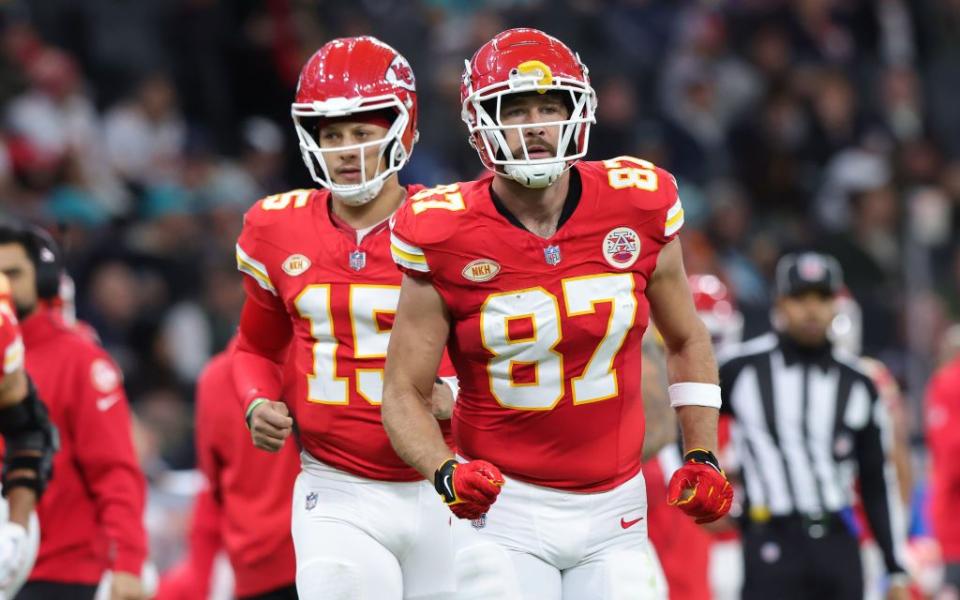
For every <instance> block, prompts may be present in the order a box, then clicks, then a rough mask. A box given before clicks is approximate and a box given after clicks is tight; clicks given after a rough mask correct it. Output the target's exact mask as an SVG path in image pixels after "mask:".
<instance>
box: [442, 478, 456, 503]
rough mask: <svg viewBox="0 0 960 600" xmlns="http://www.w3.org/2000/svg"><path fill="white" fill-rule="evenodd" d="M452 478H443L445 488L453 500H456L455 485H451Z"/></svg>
mask: <svg viewBox="0 0 960 600" xmlns="http://www.w3.org/2000/svg"><path fill="white" fill-rule="evenodd" d="M450 479H451V478H450V476H449V475H446V476H444V478H443V488H444V489H445V490H447V493H448V494H450V497H451V498H456V497H457V495H456V494H454V493H453V485H451V481H450Z"/></svg>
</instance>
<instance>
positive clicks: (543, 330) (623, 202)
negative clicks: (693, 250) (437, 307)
mask: <svg viewBox="0 0 960 600" xmlns="http://www.w3.org/2000/svg"><path fill="white" fill-rule="evenodd" d="M574 168H575V169H577V171H578V173H579V176H580V179H581V186H582V188H581V189H582V191H581V195H580V200H579V203H578V204H577V206H576V208H575V210H574V211H573V213H572V215H571V216H570V217H569V219H568V220H567V221H566V222H565V223H564V224H563V225H562V226H561V227H560V228H559V230H558V231H557V232H556V234H555V235H554V236H553V237H551V238H549V239H542V238H540V237H538V236H536V235H534V234H532V233H530V232H528V231H526V230H524V229H522V228H520V227H518V226H516V225H513V224H511V223H510V222H509V221H508V220H507V218H506V217H504V215H502V214H501V213H500V212H499V211H498V210H497V208H496V206H495V205H494V203H493V200H492V199H491V196H490V185H491V177H492V175H488V176H487V177H485V178H483V179H480V180H479V181H473V182H469V183H461V184H454V185H449V186H443V187H440V188H434V189H431V190H424V191H422V192H420V193H418V194H416V195H415V196H413V197H412V198H411V202H408V203H407V204H405V205H404V206H403V207H402V208H401V209H400V210H399V211H398V213H397V217H396V219H395V223H394V226H393V237H392V242H393V246H392V251H393V254H394V260H395V261H396V262H397V264H398V265H399V266H400V268H401V270H403V271H404V272H405V273H407V274H409V275H411V276H416V277H426V278H428V279H429V280H430V281H431V282H432V284H433V286H434V287H435V288H436V289H437V291H438V292H439V293H440V295H441V297H442V298H443V300H444V302H445V303H446V305H447V308H448V309H449V311H450V315H451V318H452V321H453V322H452V328H451V334H450V340H449V347H448V348H449V351H450V357H451V359H452V360H453V364H454V367H456V371H457V376H458V378H459V381H460V394H459V396H458V398H457V404H456V407H455V409H454V434H455V439H456V443H457V446H458V448H459V449H460V452H461V454H462V455H464V456H466V457H468V458H471V459H474V458H477V459H485V460H489V461H490V462H492V463H493V464H495V465H497V466H498V467H499V468H500V469H501V470H502V471H503V472H504V473H506V474H507V475H510V476H512V477H516V478H518V479H522V480H524V481H528V482H531V483H535V484H538V485H544V486H549V487H554V488H560V489H566V490H575V491H602V490H607V489H611V488H613V487H616V486H617V485H619V484H620V483H622V482H624V481H626V480H627V479H629V478H631V477H633V476H634V475H636V473H637V472H638V471H639V469H640V454H641V446H642V443H643V431H644V420H643V403H642V401H641V397H640V362H641V354H640V340H641V338H642V337H643V332H644V330H645V329H646V327H647V319H648V313H649V307H648V304H647V300H646V296H645V295H644V290H645V289H646V286H647V282H648V281H649V279H650V276H651V274H652V273H653V270H654V268H655V266H656V263H657V256H658V255H659V253H660V250H661V248H663V246H664V245H665V244H666V243H667V242H669V241H670V240H671V239H673V237H674V236H675V235H676V234H677V231H678V230H679V229H680V227H681V225H682V224H683V210H682V208H681V206H680V201H679V199H678V197H677V187H676V183H675V181H674V179H673V177H672V176H671V175H670V174H669V173H667V172H666V171H663V170H661V169H658V168H657V167H654V166H653V165H652V164H650V163H648V162H646V161H643V160H640V159H636V158H630V157H619V158H615V159H612V160H607V161H603V162H581V163H578V164H577V165H576V166H575V167H574ZM572 176H574V174H571V177H572Z"/></svg>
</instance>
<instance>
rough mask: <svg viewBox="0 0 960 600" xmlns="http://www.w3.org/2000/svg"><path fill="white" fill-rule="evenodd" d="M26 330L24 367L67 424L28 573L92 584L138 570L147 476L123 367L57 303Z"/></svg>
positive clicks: (40, 509) (54, 415) (57, 419)
mask: <svg viewBox="0 0 960 600" xmlns="http://www.w3.org/2000/svg"><path fill="white" fill-rule="evenodd" d="M21 329H22V332H23V341H24V344H25V346H26V368H27V372H28V373H29V374H30V377H31V378H32V379H33V382H34V384H35V385H36V387H37V391H38V393H39V395H40V398H42V399H43V401H44V403H45V404H46V405H47V407H48V409H49V411H50V419H51V420H52V421H53V423H54V424H55V425H56V426H57V428H58V429H59V431H60V451H59V452H57V454H56V457H55V458H54V462H53V479H52V480H51V482H50V485H49V487H48V488H47V490H46V492H45V493H44V495H43V498H42V499H41V501H40V503H39V505H38V506H37V516H38V517H39V519H40V536H41V537H40V553H39V555H38V556H37V562H36V565H35V566H34V569H33V571H32V572H31V574H30V580H31V581H33V580H42V581H55V582H64V583H80V584H89V585H93V584H97V583H98V582H99V581H100V578H101V576H102V575H103V572H104V570H106V569H113V570H114V571H122V572H126V573H133V574H136V575H137V576H139V575H140V572H141V569H142V568H143V562H144V560H145V558H146V555H147V542H146V532H145V530H144V525H143V511H144V503H145V496H146V483H145V481H144V477H143V473H142V472H141V471H140V466H139V464H138V461H137V456H136V454H135V453H134V449H133V440H132V438H131V431H130V422H131V421H130V409H129V407H128V405H127V398H126V394H125V393H124V391H123V380H122V376H121V374H120V371H119V370H118V369H117V367H116V366H115V365H114V363H113V361H112V360H111V359H110V357H109V356H108V355H107V353H106V351H104V350H103V348H100V347H99V346H97V345H96V343H94V342H93V341H92V340H91V339H89V338H88V337H87V336H86V335H84V334H83V333H81V332H79V331H76V330H74V329H73V328H72V327H70V326H68V325H66V324H65V323H64V322H63V321H62V320H61V318H60V316H59V314H57V313H56V312H55V311H52V310H50V309H47V308H43V307H40V308H38V309H37V310H36V311H35V312H34V313H33V314H32V315H31V316H30V317H28V318H27V319H26V320H25V321H24V322H23V323H21Z"/></svg>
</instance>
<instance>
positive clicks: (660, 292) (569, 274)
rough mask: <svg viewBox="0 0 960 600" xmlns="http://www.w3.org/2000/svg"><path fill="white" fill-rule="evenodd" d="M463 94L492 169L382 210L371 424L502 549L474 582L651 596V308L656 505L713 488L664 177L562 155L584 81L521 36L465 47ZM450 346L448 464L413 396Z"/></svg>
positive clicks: (697, 514) (575, 66)
mask: <svg viewBox="0 0 960 600" xmlns="http://www.w3.org/2000/svg"><path fill="white" fill-rule="evenodd" d="M461 99H462V101H463V111H462V115H463V118H464V120H465V121H466V123H467V126H468V128H469V131H470V135H471V140H472V144H473V145H474V147H475V148H476V149H477V151H478V152H479V154H480V157H481V159H482V161H483V163H484V165H486V166H487V167H488V169H489V170H491V171H492V173H491V174H489V175H487V176H486V177H484V178H482V179H480V180H478V181H472V182H468V183H461V184H454V185H449V186H443V187H440V188H435V189H433V190H428V191H424V192H420V193H418V194H417V195H415V196H414V197H413V198H412V201H411V202H409V203H407V204H406V205H404V206H403V207H401V209H400V210H399V211H398V212H397V216H396V217H395V223H394V226H393V237H392V243H393V248H392V250H393V252H394V259H395V260H396V261H397V263H398V265H399V266H400V268H401V269H402V270H403V271H404V272H405V273H406V275H407V277H405V278H404V281H403V285H402V292H401V295H400V306H399V308H398V312H397V320H396V324H395V327H394V335H393V337H392V338H391V342H390V350H389V353H388V356H389V358H388V360H387V375H386V384H385V390H384V402H383V406H382V411H383V419H384V425H385V427H386V429H387V432H388V433H389V435H390V439H391V441H392V443H393V445H394V447H395V448H396V449H397V452H398V454H399V455H400V456H401V457H403V458H404V459H405V460H406V461H407V462H408V463H409V464H411V465H413V466H414V467H416V469H417V470H418V471H420V472H421V473H422V474H424V475H425V476H428V477H434V481H435V484H436V488H437V491H438V492H439V493H440V494H441V495H442V496H443V497H444V499H445V500H446V501H447V503H448V504H449V505H450V508H451V510H452V511H453V512H454V513H455V514H456V515H457V516H460V517H466V518H472V519H478V520H477V521H476V522H475V523H476V524H475V526H476V527H477V528H478V530H479V531H480V532H481V537H484V538H486V539H488V540H491V539H492V540H496V541H497V542H499V544H500V546H501V547H502V548H505V549H506V550H507V552H508V553H509V555H510V558H511V559H512V562H513V566H514V567H515V568H514V569H513V573H514V574H515V575H516V577H513V578H511V577H509V575H507V576H503V575H495V576H494V577H495V581H491V582H490V583H491V585H495V584H501V585H509V584H510V583H511V581H512V582H514V583H516V584H518V585H519V586H520V587H521V592H520V595H521V597H525V598H561V597H564V598H613V597H626V598H650V597H661V596H663V595H664V591H663V589H662V588H661V587H658V585H657V583H656V577H654V575H653V568H652V567H651V565H652V562H653V561H652V559H651V558H650V549H649V544H648V541H647V535H646V522H645V515H646V499H645V493H644V482H643V478H642V476H641V475H640V474H639V472H640V459H641V445H642V441H643V431H644V417H643V404H642V402H641V398H640V363H641V358H640V346H641V338H642V335H643V332H644V330H645V329H646V327H647V323H648V321H649V318H650V317H651V316H652V317H653V318H654V319H655V320H656V322H657V325H658V327H659V330H660V332H661V334H662V336H663V338H664V342H665V345H666V352H667V362H668V365H669V375H670V381H671V382H673V383H672V385H671V386H670V390H669V395H670V399H671V404H673V405H674V407H675V408H677V417H678V421H679V422H680V425H681V428H682V431H683V439H684V446H685V450H686V454H685V461H684V465H683V466H682V467H681V468H680V469H678V470H677V472H676V473H675V475H674V476H673V478H672V480H671V482H670V486H669V488H670V489H669V500H670V502H671V503H673V504H676V505H678V506H680V507H681V509H682V510H684V512H686V513H687V514H689V515H691V516H692V517H694V518H695V519H696V520H697V521H698V522H708V521H712V520H714V519H717V518H719V517H720V516H722V515H723V514H725V513H726V511H727V510H728V509H729V506H730V501H731V498H732V489H731V487H730V485H729V483H728V482H727V480H726V478H725V476H724V475H723V472H722V471H721V469H720V467H719V464H718V462H717V460H716V457H715V456H714V453H713V450H715V448H716V443H717V441H716V435H717V433H716V426H717V414H718V411H717V409H718V408H719V406H720V389H719V387H718V386H717V369H716V363H715V362H714V359H713V355H712V351H711V348H710V337H709V335H708V334H707V331H706V329H705V328H704V326H703V324H702V323H701V322H700V320H699V319H697V318H696V312H695V310H694V307H693V302H692V301H691V297H690V291H689V289H688V288H687V279H686V275H685V274H684V269H683V264H682V259H681V249H680V242H679V241H678V240H677V239H676V237H677V232H678V231H679V230H680V227H681V225H682V224H683V209H682V208H681V205H680V200H679V198H678V196H677V187H676V183H675V181H674V179H673V177H672V176H671V175H670V174H669V173H667V172H666V171H664V170H662V169H659V168H657V167H655V166H654V165H652V164H650V163H649V162H646V161H644V160H641V159H637V158H632V157H625V156H621V157H617V158H613V159H610V160H605V161H602V162H578V161H580V159H581V158H582V157H583V156H584V155H585V154H586V151H587V140H588V135H589V128H590V125H591V123H593V122H594V107H595V103H596V100H595V96H594V92H593V89H592V88H591V87H590V83H589V79H588V77H587V69H586V67H585V66H584V65H583V64H582V63H581V62H580V60H579V58H578V57H577V56H576V55H575V54H574V53H573V52H572V51H570V49H569V48H567V47H566V46H565V45H564V44H563V43H562V42H560V41H559V40H557V39H555V38H553V37H550V36H548V35H546V34H544V33H542V32H540V31H537V30H532V29H513V30H509V31H506V32H503V33H501V34H499V35H497V36H496V37H494V38H493V39H492V40H491V41H489V42H488V43H486V44H484V45H483V46H482V47H481V48H480V49H479V50H478V51H477V53H476V54H475V55H474V56H473V59H472V60H471V61H469V62H468V63H467V68H466V72H465V73H464V76H463V84H462V87H461ZM448 340H449V350H450V356H451V358H452V360H453V363H454V366H455V367H456V371H457V375H458V377H459V381H460V386H461V388H460V395H459V397H458V399H457V404H456V406H455V409H454V431H455V432H456V443H457V447H458V448H459V453H460V455H461V456H462V460H460V459H457V458H455V457H454V455H453V454H452V453H451V452H450V450H449V449H448V447H447V445H446V444H445V442H444V439H443V437H442V436H441V435H440V431H439V429H438V428H437V426H436V424H435V423H434V420H433V419H432V417H431V414H430V411H429V403H428V399H429V395H430V392H431V386H432V375H431V372H432V371H433V370H435V369H436V367H437V364H438V362H439V360H440V357H441V353H442V350H443V348H444V345H445V344H447V343H448ZM494 502H495V503H494ZM464 552H466V554H470V552H468V551H466V550H465V551H464ZM464 556H465V555H464ZM476 558H477V559H478V560H480V559H482V558H483V557H481V556H480V553H479V552H477V553H476ZM483 568H484V566H483V565H481V564H480V563H477V565H476V566H475V570H477V571H480V570H482V569H483ZM482 576H483V575H482V574H477V577H482ZM506 593H510V592H509V590H508V591H507V592H506ZM491 597H492V596H491Z"/></svg>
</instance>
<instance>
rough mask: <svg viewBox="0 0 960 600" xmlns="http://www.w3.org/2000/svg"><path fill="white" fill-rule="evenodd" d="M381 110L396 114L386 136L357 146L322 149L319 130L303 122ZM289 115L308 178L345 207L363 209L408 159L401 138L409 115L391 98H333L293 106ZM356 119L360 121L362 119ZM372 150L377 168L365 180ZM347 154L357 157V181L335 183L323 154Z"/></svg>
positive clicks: (392, 96)
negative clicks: (368, 151) (375, 153)
mask: <svg viewBox="0 0 960 600" xmlns="http://www.w3.org/2000/svg"><path fill="white" fill-rule="evenodd" d="M384 109H391V110H392V111H394V112H395V113H396V118H395V119H394V120H393V124H392V125H391V126H390V128H389V129H388V130H387V133H386V134H385V135H384V137H382V138H380V139H377V140H372V141H369V142H361V143H359V144H349V145H344V146H337V147H332V148H321V146H320V142H319V139H318V137H317V135H318V134H319V131H318V129H319V128H318V127H311V125H313V124H312V123H308V122H305V120H306V119H311V120H314V119H317V120H318V119H321V118H336V117H351V116H355V115H361V114H363V113H370V112H377V111H383V110H384ZM291 115H292V116H293V123H294V127H295V128H296V131H297V138H298V139H299V141H300V152H301V154H302V155H303V162H304V163H305V164H306V165H307V169H308V170H309V171H310V176H311V177H312V178H313V180H314V181H316V182H317V183H318V184H320V185H321V186H323V187H325V188H327V189H328V190H330V193H331V194H333V195H334V196H335V197H336V198H337V199H338V200H340V201H341V202H343V203H344V204H346V205H348V206H362V205H364V204H367V203H368V202H370V201H371V200H373V199H374V198H376V197H377V194H379V193H380V190H381V189H382V188H383V184H384V182H385V181H386V180H387V178H389V177H390V176H391V175H393V174H394V173H396V172H398V171H399V170H400V169H402V168H403V166H404V165H405V164H406V162H407V159H408V158H409V156H410V153H409V152H408V151H407V149H406V147H404V145H403V141H402V139H401V138H402V136H403V133H404V131H405V130H406V128H407V124H408V123H409V119H410V116H409V112H408V111H407V108H406V107H405V106H404V105H403V103H402V102H401V101H400V99H399V98H397V97H396V96H394V95H387V96H378V97H374V98H361V97H358V98H351V99H347V98H333V99H331V100H327V101H323V102H309V103H306V102H304V103H295V104H294V105H293V108H292V110H291ZM358 120H361V121H362V119H358ZM318 122H319V121H318ZM371 147H374V148H377V155H376V160H377V169H376V172H375V173H374V174H373V175H372V176H371V177H370V178H369V179H368V178H367V150H368V149H369V148H371ZM350 151H356V152H357V153H358V154H359V157H360V160H359V163H360V164H359V168H360V182H359V183H355V184H339V183H336V182H334V180H333V176H332V174H331V172H330V169H329V167H328V166H327V163H326V161H325V160H324V155H325V154H327V153H343V152H350Z"/></svg>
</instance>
